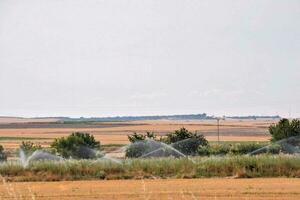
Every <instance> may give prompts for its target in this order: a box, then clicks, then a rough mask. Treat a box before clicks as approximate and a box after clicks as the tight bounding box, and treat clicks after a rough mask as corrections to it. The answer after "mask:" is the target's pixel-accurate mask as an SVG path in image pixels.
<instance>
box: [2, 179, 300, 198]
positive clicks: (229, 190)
mask: <svg viewBox="0 0 300 200" xmlns="http://www.w3.org/2000/svg"><path fill="white" fill-rule="evenodd" d="M299 188H300V179H287V178H264V179H225V178H214V179H173V180H166V179H165V180H117V181H70V182H25V183H6V182H3V183H2V184H1V186H0V199H111V200H112V199H149V200H151V199H174V200H177V199H191V200H195V199H236V200H240V199H264V200H265V199H278V200H279V199H280V200H281V199H286V200H288V199H300V190H299Z"/></svg>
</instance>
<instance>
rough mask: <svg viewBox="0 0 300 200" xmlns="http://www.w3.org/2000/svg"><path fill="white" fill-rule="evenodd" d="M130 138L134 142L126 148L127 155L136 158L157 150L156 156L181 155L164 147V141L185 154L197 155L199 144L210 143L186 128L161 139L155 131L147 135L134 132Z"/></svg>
mask: <svg viewBox="0 0 300 200" xmlns="http://www.w3.org/2000/svg"><path fill="white" fill-rule="evenodd" d="M128 139H129V141H130V142H131V143H132V144H131V145H130V146H129V147H128V148H127V149H126V157H134V158H137V157H140V156H143V155H145V154H147V153H150V152H151V151H156V150H157V151H156V152H157V155H156V156H159V155H161V156H170V155H172V156H175V157H177V156H180V155H179V153H176V152H174V149H173V150H172V149H171V148H168V147H167V146H165V147H164V143H166V144H169V145H170V147H173V148H175V149H176V150H178V151H179V152H181V153H182V154H184V155H195V154H196V152H197V149H198V148H199V146H206V145H207V144H208V141H207V140H206V139H205V137H204V136H203V135H198V134H196V133H192V132H189V131H188V130H187V129H185V128H182V129H180V130H177V131H175V132H173V133H169V134H167V135H166V136H165V137H162V138H160V140H158V139H157V137H156V135H155V134H154V133H150V132H147V133H146V135H142V134H137V133H134V134H133V135H129V136H128ZM147 139H150V140H147Z"/></svg>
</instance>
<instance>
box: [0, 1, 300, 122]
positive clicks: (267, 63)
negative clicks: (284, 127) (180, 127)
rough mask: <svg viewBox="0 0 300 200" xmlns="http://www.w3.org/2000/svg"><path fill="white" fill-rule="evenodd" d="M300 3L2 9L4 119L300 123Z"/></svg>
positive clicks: (54, 4) (21, 5)
mask: <svg viewBox="0 0 300 200" xmlns="http://www.w3.org/2000/svg"><path fill="white" fill-rule="evenodd" d="M299 19H300V1H298V0H294V1H293V0H270V1H269V0H256V1H254V0H253V1H244V0H243V1H222V0H220V1H199V0H194V1H192V0H187V1H186V0H161V1H156V0H131V1H129V0H128V1H125V0H48V1H46V0H26V1H23V0H0V115H10V116H32V117H34V116H114V115H151V114H188V113H202V112H207V113H208V114H212V115H249V114H256V115H275V114H279V115H282V116H288V115H289V111H290V112H291V115H292V116H297V117H299V116H300V94H299V92H300V91H299V87H300V84H299V81H300V22H299Z"/></svg>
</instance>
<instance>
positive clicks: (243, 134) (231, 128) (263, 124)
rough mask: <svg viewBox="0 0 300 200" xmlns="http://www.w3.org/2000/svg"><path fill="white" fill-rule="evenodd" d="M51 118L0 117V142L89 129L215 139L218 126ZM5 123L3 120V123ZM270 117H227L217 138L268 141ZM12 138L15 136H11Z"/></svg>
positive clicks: (101, 133)
mask: <svg viewBox="0 0 300 200" xmlns="http://www.w3.org/2000/svg"><path fill="white" fill-rule="evenodd" d="M53 120H54V119H50V121H46V119H44V120H43V121H42V122H41V121H29V120H27V121H25V122H24V121H21V122H20V121H18V120H16V119H14V118H12V119H11V121H9V118H8V119H7V118H5V120H4V119H2V120H0V121H2V123H1V124H0V139H1V138H8V137H9V138H10V139H3V140H1V141H0V143H1V145H3V146H4V148H6V149H8V150H14V149H16V148H18V146H19V145H20V143H21V142H22V138H26V140H34V142H37V143H40V144H41V145H42V146H44V147H46V146H49V144H50V143H51V142H52V141H53V139H54V138H58V137H63V136H67V135H69V134H70V133H72V132H75V131H80V132H88V133H91V134H93V135H94V136H95V138H96V139H97V140H99V141H101V143H102V144H128V139H127V135H129V134H132V133H133V132H138V133H145V132H147V131H151V132H155V133H156V134H157V135H165V134H167V133H169V132H171V131H174V130H177V129H179V128H182V127H185V128H187V129H188V130H190V131H197V132H198V133H202V134H204V135H205V136H206V138H207V139H208V140H209V141H216V140H217V125H216V121H214V120H201V121H168V120H159V121H137V122H136V121H135V122H99V123H92V124H84V123H83V124H60V123H55V121H53ZM4 122H5V123H4ZM274 122H275V121H273V120H226V121H221V123H220V140H222V141H268V140H269V139H270V136H269V134H268V127H269V125H270V124H272V123H274ZM14 138H15V139H14Z"/></svg>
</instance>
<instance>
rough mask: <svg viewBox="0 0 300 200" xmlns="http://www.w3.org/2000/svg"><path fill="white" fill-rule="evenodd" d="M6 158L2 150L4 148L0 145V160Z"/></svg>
mask: <svg viewBox="0 0 300 200" xmlns="http://www.w3.org/2000/svg"><path fill="white" fill-rule="evenodd" d="M6 160H7V156H6V154H5V152H4V148H3V146H2V145H0V162H2V161H6Z"/></svg>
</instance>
